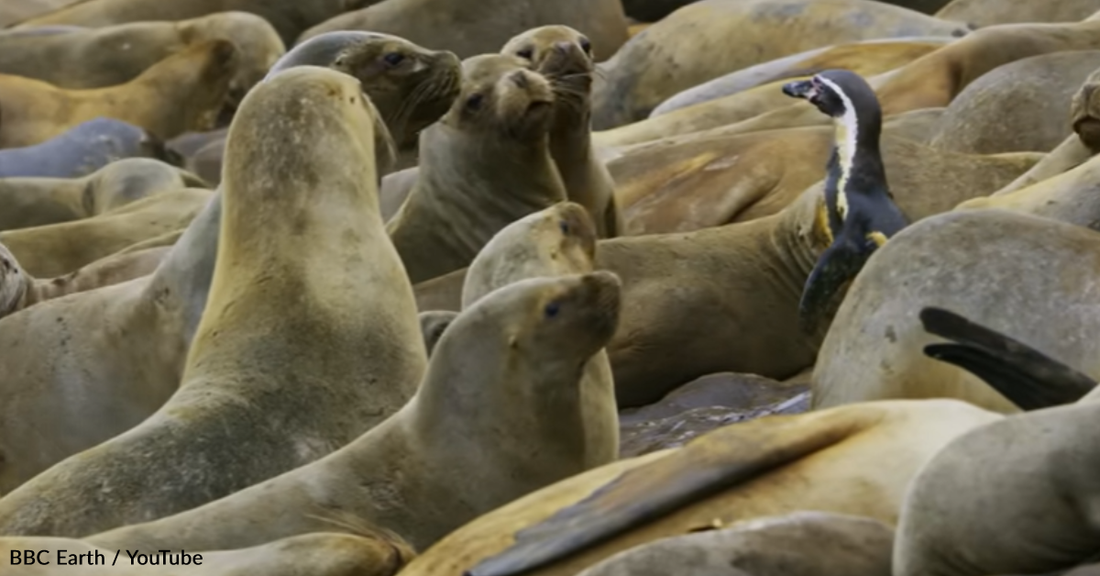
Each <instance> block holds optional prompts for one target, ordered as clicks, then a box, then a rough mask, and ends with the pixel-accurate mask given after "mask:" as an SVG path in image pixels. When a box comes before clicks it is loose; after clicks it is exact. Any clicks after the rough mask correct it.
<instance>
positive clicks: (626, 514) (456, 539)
mask: <svg viewBox="0 0 1100 576" xmlns="http://www.w3.org/2000/svg"><path fill="white" fill-rule="evenodd" d="M999 418H1001V416H999V415H997V414H993V413H990V412H986V411H984V410H981V409H979V408H975V407H973V406H970V405H967V404H966V403H964V402H958V401H954V400H928V401H919V402H914V401H894V402H874V403H866V404H860V405H855V406H844V407H841V408H836V409H832V410H827V411H822V412H816V413H808V414H801V415H797V416H768V417H765V418H760V419H757V420H752V421H749V422H743V423H738V424H732V425H729V426H725V427H723V428H720V429H718V430H715V431H713V432H710V433H708V434H705V435H703V436H701V437H699V438H696V439H695V440H692V441H691V442H689V443H688V444H686V445H685V446H683V447H682V448H674V449H670V450H663V451H661V452H655V453H653V454H648V455H646V456H641V457H638V458H632V459H629V460H620V461H618V462H615V463H613V464H609V465H607V466H603V467H600V468H597V469H595V470H592V471H590V472H586V473H584V474H581V475H578V476H574V477H572V478H569V479H567V480H564V481H562V482H559V483H557V484H554V485H552V486H549V487H547V488H544V489H543V490H540V491H538V492H535V493H533V494H530V495H528V496H525V497H523V498H521V499H519V500H516V501H513V502H511V503H509V504H507V505H505V506H503V507H501V508H499V509H497V510H494V511H493V512H490V513H488V514H486V515H484V516H482V517H480V518H478V519H477V520H474V521H473V522H471V523H469V524H467V525H466V526H464V527H462V528H460V529H458V530H456V531H455V532H452V533H451V534H450V535H448V536H447V537H446V538H444V539H443V540H441V541H440V542H439V543H437V544H436V545H435V546H433V547H432V548H430V549H428V550H427V551H425V552H424V553H422V554H421V555H420V556H419V557H418V558H416V559H415V560H413V562H412V563H410V564H409V566H408V567H407V568H406V569H405V571H404V572H403V575H404V576H427V575H435V574H463V573H464V574H468V575H470V576H510V575H512V574H520V573H523V574H530V575H532V576H536V575H537V576H565V575H567V574H577V573H578V572H581V571H582V570H584V569H585V568H588V567H590V566H592V565H594V564H596V563H597V562H600V561H601V560H604V559H605V558H608V557H610V556H611V555H613V554H615V553H618V552H620V551H623V550H627V549H630V548H634V547H636V546H639V545H642V544H647V543H650V542H655V541H658V540H660V539H662V538H667V537H669V536H680V535H683V534H686V533H689V532H693V531H698V530H707V529H713V528H715V527H721V526H727V525H730V524H732V523H734V522H737V521H741V520H750V519H755V518H765V517H769V516H780V515H784V514H790V513H792V512H797V511H802V510H817V511H821V512H832V513H838V514H851V515H856V516H864V517H867V518H870V519H873V520H878V521H880V522H884V523H886V524H888V525H892V524H893V523H894V522H895V521H896V518H897V514H898V510H899V509H900V507H901V501H902V498H903V497H904V494H905V491H906V489H907V487H908V485H909V482H910V480H911V479H912V477H913V475H914V474H916V472H917V470H918V469H919V468H920V467H921V466H922V465H923V464H924V463H925V462H927V461H928V459H929V458H931V457H932V456H933V455H934V454H935V453H936V452H938V451H939V450H941V449H942V448H943V446H944V445H946V444H947V443H948V442H950V441H951V440H952V439H954V438H956V437H958V436H959V435H960V434H962V433H964V432H966V431H969V430H972V429H974V428H975V427H978V426H982V425H984V424H987V423H989V422H992V421H995V420H997V419H999ZM871 462H877V463H878V464H876V465H874V466H871V465H870V464H869V463H871Z"/></svg>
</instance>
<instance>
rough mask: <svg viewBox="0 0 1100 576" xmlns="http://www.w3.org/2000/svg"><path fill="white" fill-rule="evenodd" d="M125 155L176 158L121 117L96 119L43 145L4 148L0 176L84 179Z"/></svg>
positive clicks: (159, 142) (156, 141)
mask: <svg viewBox="0 0 1100 576" xmlns="http://www.w3.org/2000/svg"><path fill="white" fill-rule="evenodd" d="M125 158H155V159H157V160H165V161H171V160H175V156H174V155H173V154H172V153H171V152H169V151H168V150H167V149H166V148H165V146H164V144H163V143H162V142H161V141H160V140H159V139H157V138H154V137H153V136H151V135H150V134H149V133H148V132H146V131H145V130H142V129H141V128H138V127H137V126H133V125H131V124H127V123H125V122H123V121H121V120H114V119H112V118H95V119H93V120H88V121H87V122H83V123H81V124H77V125H76V126H74V127H73V128H72V129H70V130H68V131H66V132H65V133H63V134H61V135H59V136H56V137H54V138H51V139H49V140H47V141H45V142H43V143H41V144H37V145H34V146H27V147H25V148H8V149H5V150H0V178H14V177H36V178H80V177H81V176H87V175H88V174H91V173H92V172H95V171H96V170H99V169H100V168H103V167H104V166H106V165H108V164H110V163H112V162H114V161H116V160H122V159H125ZM5 207H7V206H6V205H5Z"/></svg>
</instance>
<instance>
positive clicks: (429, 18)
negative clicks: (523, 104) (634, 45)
mask: <svg viewBox="0 0 1100 576" xmlns="http://www.w3.org/2000/svg"><path fill="white" fill-rule="evenodd" d="M370 4H371V5H369V6H367V7H366V8H362V7H361V6H360V7H357V8H360V9H359V10H355V9H354V8H349V10H354V11H352V12H347V13H345V14H341V15H339V16H336V17H335V18H332V19H331V20H329V21H327V22H324V23H323V24H319V25H317V26H314V27H313V28H310V29H309V30H306V31H305V33H303V34H302V36H301V37H300V38H298V42H299V43H301V42H304V41H305V40H308V39H310V38H312V37H314V36H318V35H320V34H324V33H325V32H334V31H337V30H369V31H371V32H381V33H385V34H393V35H394V36H400V37H402V38H407V39H408V40H409V41H411V42H415V43H417V44H419V45H421V46H427V47H429V48H435V49H438V50H450V51H452V52H454V53H455V54H458V57H459V58H463V59H465V58H469V57H471V56H476V55H478V54H487V53H490V52H496V51H497V50H500V47H501V46H503V45H504V43H505V42H507V41H508V39H509V38H511V37H513V36H515V35H517V34H521V33H523V31H524V30H528V29H531V28H535V27H538V26H547V25H551V24H559V25H562V26H569V27H570V28H574V29H576V30H580V31H581V33H582V34H584V35H585V36H587V37H588V38H590V39H591V40H592V46H593V49H594V50H595V52H596V53H597V54H614V53H615V51H616V50H618V49H619V47H620V46H622V45H623V43H624V42H626V40H627V32H626V16H625V15H624V14H623V7H622V4H621V3H620V2H619V1H618V0H555V1H554V2H549V3H548V2H542V1H540V0H479V1H478V2H454V1H452V0H442V1H441V0H391V1H389V2H371V3H370Z"/></svg>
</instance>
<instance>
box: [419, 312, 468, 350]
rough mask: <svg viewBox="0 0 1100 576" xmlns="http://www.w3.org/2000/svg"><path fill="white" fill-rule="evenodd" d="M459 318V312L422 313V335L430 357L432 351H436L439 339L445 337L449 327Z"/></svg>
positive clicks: (420, 317) (420, 316)
mask: <svg viewBox="0 0 1100 576" xmlns="http://www.w3.org/2000/svg"><path fill="white" fill-rule="evenodd" d="M457 317H458V312H451V311H449V310H431V311H428V312H421V313H420V315H419V319H420V334H421V335H422V336H423V337H424V348H425V349H426V350H427V352H428V356H431V355H432V350H435V345H436V344H437V343H439V339H440V338H441V337H443V333H444V332H446V330H447V327H449V326H450V325H451V324H452V323H453V322H454V320H455V318H457Z"/></svg>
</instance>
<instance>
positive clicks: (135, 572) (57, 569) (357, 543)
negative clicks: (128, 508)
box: [0, 533, 413, 576]
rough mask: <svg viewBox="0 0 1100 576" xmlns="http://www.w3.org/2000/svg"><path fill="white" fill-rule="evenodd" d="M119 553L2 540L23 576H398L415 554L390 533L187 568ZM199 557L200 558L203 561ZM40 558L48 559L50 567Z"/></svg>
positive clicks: (175, 561) (300, 540)
mask: <svg viewBox="0 0 1100 576" xmlns="http://www.w3.org/2000/svg"><path fill="white" fill-rule="evenodd" d="M24 550H33V551H34V558H35V563H34V564H33V565H29V566H28V565H26V564H24V563H23V562H22V560H23V559H22V557H20V561H21V563H20V564H19V565H14V564H12V563H11V559H12V558H15V556H13V555H14V554H24V552H23V551H24ZM119 552H120V551H119V550H117V549H116V550H105V549H101V548H96V547H94V546H91V545H89V544H88V543H86V542H82V541H80V540H70V539H67V538H0V554H3V558H0V566H4V565H8V567H10V568H12V569H14V570H18V573H19V574H20V576H63V575H64V574H65V573H67V572H71V571H77V572H79V573H80V575H81V576H248V575H252V574H264V575H265V576H300V575H301V574H304V573H308V574H311V575H312V576H396V574H397V573H398V572H399V571H400V570H401V568H402V567H404V565H405V564H406V563H408V561H409V560H410V559H411V558H412V556H413V552H412V550H410V549H409V547H408V545H406V544H405V543H403V542H401V541H400V540H398V539H395V538H390V537H386V536H385V535H376V534H369V535H351V534H333V533H318V534H308V535H304V536H296V537H294V538H286V539H284V540H278V541H276V542H272V543H270V544H265V545H263V546H257V547H255V548H247V549H244V550H230V551H222V552H196V551H194V550H190V551H188V554H189V555H190V561H189V562H188V563H187V564H186V565H183V558H182V557H181V555H173V556H172V557H171V558H168V557H166V556H164V555H161V554H159V553H153V554H150V555H147V556H145V557H144V558H141V559H138V557H137V555H136V554H135V555H134V557H133V558H131V557H130V555H129V552H121V553H119ZM97 554H98V555H99V556H97ZM116 554H118V555H117V557H116ZM196 555H198V556H200V557H201V558H200V559H198V561H196ZM82 556H83V562H81V557H82ZM99 557H102V558H103V561H102V563H99V562H98V558H99ZM38 558H41V559H42V560H46V559H47V558H48V561H49V564H44V563H40V562H38V561H37V559H38ZM92 560H97V562H96V563H93V562H92ZM108 561H110V562H111V563H110V564H107V562H108ZM69 562H72V564H70V563H69ZM78 563H79V564H78ZM73 565H80V566H81V567H80V568H76V569H74V568H72V567H71V566H73ZM15 566H18V568H15Z"/></svg>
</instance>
